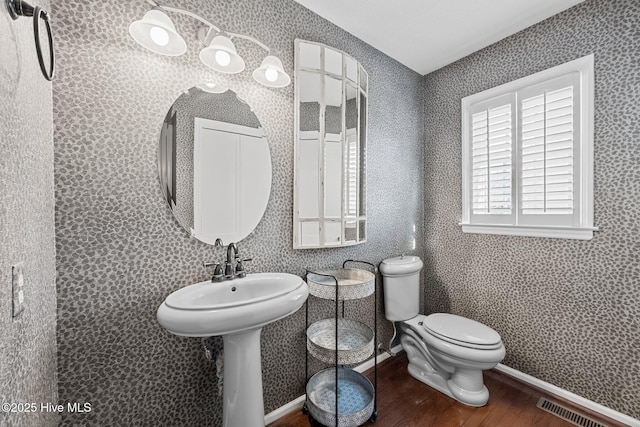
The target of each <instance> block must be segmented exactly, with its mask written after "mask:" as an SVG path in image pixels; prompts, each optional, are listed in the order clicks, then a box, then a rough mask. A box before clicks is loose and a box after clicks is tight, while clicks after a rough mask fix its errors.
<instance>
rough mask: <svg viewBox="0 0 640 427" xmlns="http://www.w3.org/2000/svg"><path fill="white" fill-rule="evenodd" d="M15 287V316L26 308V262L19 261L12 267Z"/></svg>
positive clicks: (13, 286) (12, 280)
mask: <svg viewBox="0 0 640 427" xmlns="http://www.w3.org/2000/svg"><path fill="white" fill-rule="evenodd" d="M11 272H12V279H11V282H12V288H13V317H16V316H17V315H19V314H20V313H22V311H23V310H24V274H23V272H24V263H23V262H21V263H18V264H16V265H14V266H13V267H12V268H11Z"/></svg>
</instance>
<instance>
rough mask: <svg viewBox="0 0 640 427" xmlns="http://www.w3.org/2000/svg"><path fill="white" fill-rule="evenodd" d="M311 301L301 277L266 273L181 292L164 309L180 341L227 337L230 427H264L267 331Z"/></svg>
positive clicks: (225, 418)
mask: <svg viewBox="0 0 640 427" xmlns="http://www.w3.org/2000/svg"><path fill="white" fill-rule="evenodd" d="M308 296H309V287H308V286H307V284H306V283H305V282H304V280H302V279H301V278H300V277H298V276H294V275H293V274H286V273H260V274H249V275H247V277H245V278H242V279H234V280H229V281H224V282H211V281H210V280H208V281H206V282H202V283H196V284H195V285H191V286H187V287H184V288H182V289H178V290H177V291H175V292H174V293H172V294H171V295H169V296H168V297H167V299H165V300H164V302H163V303H162V304H161V305H160V308H158V322H160V325H162V326H163V327H164V328H165V329H167V330H168V331H169V332H171V333H173V334H175V335H182V336H187V337H210V336H214V335H222V341H223V344H224V396H223V403H222V425H223V426H224V427H240V426H242V427H245V426H246V427H262V426H264V403H263V400H262V366H261V355H260V333H261V331H262V327H263V326H264V325H266V324H268V323H271V322H274V321H276V320H278V319H282V318H283V317H287V316H288V315H290V314H292V313H294V312H295V311H297V310H298V309H299V308H300V307H302V304H304V302H305V301H306V300H307V297H308Z"/></svg>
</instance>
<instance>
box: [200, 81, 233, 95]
mask: <svg viewBox="0 0 640 427" xmlns="http://www.w3.org/2000/svg"><path fill="white" fill-rule="evenodd" d="M197 88H198V89H200V90H202V91H204V92H209V93H224V92H226V91H227V90H229V88H228V87H226V86H225V85H221V84H218V83H200V84H199V85H198V86H197Z"/></svg>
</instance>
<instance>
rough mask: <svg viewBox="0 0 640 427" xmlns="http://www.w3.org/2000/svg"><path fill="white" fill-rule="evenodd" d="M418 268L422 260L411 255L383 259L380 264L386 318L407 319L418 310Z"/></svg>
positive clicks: (394, 319) (415, 314)
mask: <svg viewBox="0 0 640 427" xmlns="http://www.w3.org/2000/svg"><path fill="white" fill-rule="evenodd" d="M420 270H422V260H421V259H420V258H418V257H417V256H412V255H407V256H399V257H395V258H389V259H385V260H384V261H382V263H381V264H380V273H381V274H382V287H383V291H384V315H385V317H386V318H387V320H391V321H392V322H398V321H402V320H408V319H411V318H413V317H415V316H417V315H418V313H419V312H420Z"/></svg>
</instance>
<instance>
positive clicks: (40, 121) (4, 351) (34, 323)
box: [0, 1, 58, 426]
mask: <svg viewBox="0 0 640 427" xmlns="http://www.w3.org/2000/svg"><path fill="white" fill-rule="evenodd" d="M31 3H34V4H37V5H40V6H43V7H44V9H45V10H46V9H48V8H49V2H48V1H37V2H31ZM45 54H46V53H45ZM52 132H53V123H52V117H51V83H49V82H48V81H46V80H45V79H44V77H43V76H42V74H41V73H40V67H39V65H38V60H37V56H36V49H35V45H34V38H33V23H32V20H31V18H20V19H19V20H17V21H14V20H12V19H11V17H10V16H9V13H8V12H7V9H6V8H5V5H4V2H3V4H1V5H0V189H1V190H0V283H1V285H0V402H2V403H21V404H24V403H35V404H36V405H37V406H36V408H35V409H36V411H35V412H29V413H16V412H14V413H11V412H10V413H5V412H4V411H2V412H0V425H2V426H55V425H57V421H58V417H57V416H56V415H55V414H54V413H47V412H45V411H41V408H40V404H41V403H43V402H44V403H46V402H51V403H53V404H56V403H57V380H56V289H55V244H54V188H53V135H52ZM20 262H22V263H24V279H25V284H24V298H25V299H24V302H25V310H24V311H23V312H22V313H21V314H20V315H19V317H16V318H12V295H11V294H12V291H11V276H12V274H11V266H12V265H14V264H17V263H20ZM23 408H24V407H23ZM10 409H15V410H18V409H19V408H18V407H17V406H16V407H14V408H10ZM27 409H32V408H27Z"/></svg>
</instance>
